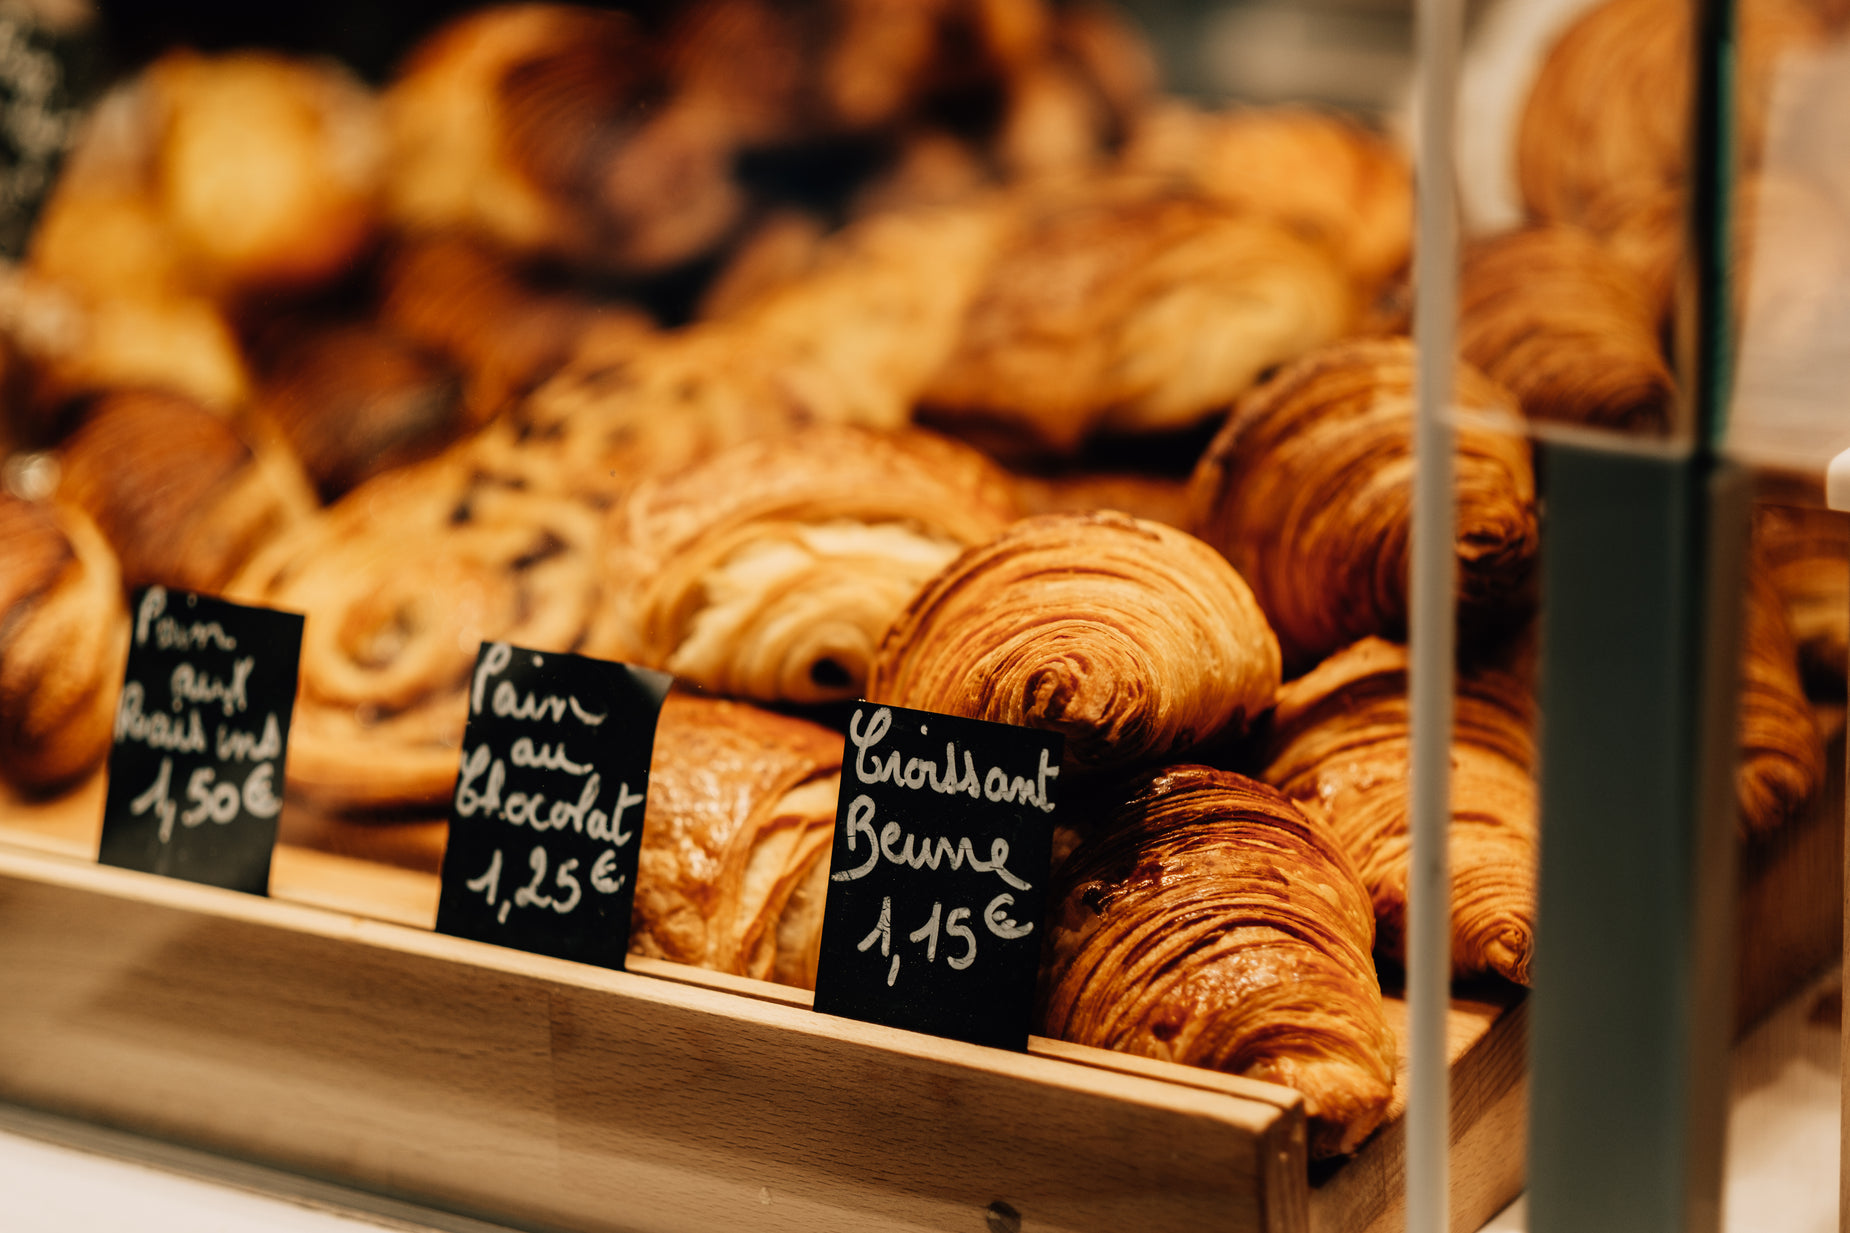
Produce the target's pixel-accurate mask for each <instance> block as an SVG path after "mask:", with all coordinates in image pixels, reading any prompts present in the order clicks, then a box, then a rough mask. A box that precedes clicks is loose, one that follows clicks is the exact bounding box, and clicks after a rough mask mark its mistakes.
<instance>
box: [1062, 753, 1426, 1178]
mask: <svg viewBox="0 0 1850 1233" xmlns="http://www.w3.org/2000/svg"><path fill="white" fill-rule="evenodd" d="M1053 902H1054V903H1055V905H1056V906H1055V907H1054V909H1053V913H1052V918H1051V921H1050V930H1049V932H1050V937H1049V940H1048V947H1049V963H1050V968H1049V971H1048V973H1047V977H1046V982H1045V988H1046V989H1047V997H1046V1009H1045V1014H1044V1016H1043V1020H1044V1030H1045V1031H1046V1033H1047V1034H1048V1035H1050V1036H1057V1037H1061V1038H1063V1039H1066V1040H1072V1041H1078V1042H1080V1043H1082V1044H1089V1045H1096V1046H1100V1047H1103V1048H1108V1049H1117V1050H1120V1051H1123V1052H1128V1053H1138V1054H1142V1055H1144V1056H1147V1057H1156V1058H1162V1059H1165V1060H1169V1061H1176V1062H1183V1063H1187V1064H1189V1065H1194V1066H1207V1067H1212V1068H1214V1069H1217V1070H1223V1071H1228V1072H1230V1073H1233V1074H1241V1075H1246V1076H1248V1077H1251V1078H1255V1079H1264V1080H1268V1081H1270V1082H1274V1083H1283V1084H1285V1085H1287V1086H1289V1087H1294V1088H1296V1089H1297V1090H1298V1091H1299V1092H1301V1093H1303V1096H1304V1104H1305V1112H1306V1114H1307V1115H1308V1117H1309V1121H1310V1152H1311V1155H1312V1156H1313V1157H1324V1156H1333V1155H1340V1154H1342V1153H1345V1152H1352V1151H1354V1150H1355V1149H1356V1148H1357V1147H1358V1146H1360V1145H1361V1142H1362V1140H1363V1139H1365V1138H1367V1136H1368V1134H1369V1133H1370V1132H1371V1131H1372V1130H1373V1129H1374V1128H1375V1127H1376V1126H1377V1125H1379V1124H1380V1122H1381V1120H1382V1118H1383V1117H1385V1116H1386V1113H1387V1107H1388V1102H1389V1100H1390V1099H1391V1098H1392V1096H1393V1091H1394V1060H1395V1046H1394V1038H1393V1035H1392V1034H1391V1033H1390V1032H1389V1030H1388V1027H1387V1024H1386V1022H1385V1020H1384V1019H1383V1017H1382V1009H1381V988H1380V985H1379V983H1378V982H1377V980H1376V978H1375V970H1374V962H1373V960H1372V958H1371V957H1370V955H1369V949H1370V945H1371V943H1372V941H1373V938H1374V917H1373V915H1372V913H1371V912H1370V911H1369V904H1368V897H1367V894H1366V893H1365V892H1364V891H1363V889H1362V884H1361V882H1360V881H1359V880H1358V879H1357V877H1356V873H1355V870H1354V868H1353V867H1352V866H1351V864H1350V862H1349V859H1348V857H1347V856H1345V855H1344V853H1343V851H1342V848H1341V847H1340V846H1339V845H1338V843H1337V842H1336V840H1335V837H1334V836H1333V835H1332V834H1331V833H1330V832H1329V831H1328V830H1327V829H1326V828H1325V827H1324V826H1322V825H1320V824H1319V823H1317V822H1315V821H1313V820H1312V819H1311V818H1309V817H1307V816H1306V815H1305V814H1304V813H1302V812H1300V811H1299V810H1298V808H1297V807H1296V806H1294V805H1293V804H1292V803H1291V802H1289V801H1287V800H1286V799H1285V798H1284V797H1282V796H1280V795H1279V794H1278V793H1277V792H1276V791H1274V790H1273V789H1271V788H1268V787H1266V786H1265V785H1264V784H1260V783H1256V782H1254V781H1253V780H1250V779H1247V778H1246V777H1244V776H1242V775H1236V774H1234V773H1232V772H1230V771H1216V770H1210V769H1208V768H1207V767H1203V766H1176V767H1171V768H1169V769H1168V770H1166V771H1163V772H1161V773H1160V774H1158V775H1156V776H1155V777H1154V778H1152V779H1149V780H1147V781H1145V782H1142V783H1140V784H1139V785H1138V786H1137V788H1136V790H1135V793H1134V795H1132V796H1131V798H1130V799H1129V801H1128V802H1127V803H1126V804H1124V805H1123V806H1122V807H1120V808H1119V809H1117V810H1116V811H1115V813H1114V814H1113V816H1112V817H1111V819H1110V821H1109V822H1108V823H1107V824H1106V826H1105V827H1104V829H1103V830H1102V832H1101V833H1100V834H1099V835H1098V836H1096V837H1095V838H1093V839H1092V840H1090V841H1088V842H1087V843H1085V844H1084V845H1082V846H1081V847H1080V848H1079V849H1078V850H1077V851H1076V852H1075V853H1074V854H1073V855H1072V857H1071V858H1069V860H1068V861H1067V863H1066V865H1065V866H1064V867H1063V868H1062V870H1061V873H1060V877H1059V882H1058V885H1057V886H1056V888H1055V894H1054V899H1053Z"/></svg>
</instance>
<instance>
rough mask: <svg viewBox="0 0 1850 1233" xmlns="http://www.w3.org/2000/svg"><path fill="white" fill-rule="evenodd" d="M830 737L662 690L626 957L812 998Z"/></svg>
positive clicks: (831, 773) (834, 756)
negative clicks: (804, 992) (789, 988)
mask: <svg viewBox="0 0 1850 1233" xmlns="http://www.w3.org/2000/svg"><path fill="white" fill-rule="evenodd" d="M841 754H842V740H841V737H840V735H838V734H837V733H835V732H831V731H830V730H829V729H827V728H824V727H821V726H820V725H817V724H812V723H809V722H807V721H805V720H801V719H792V718H789V717H787V716H783V715H774V714H771V713H770V712H769V711H761V710H759V709H758V708H756V707H753V706H749V705H746V704H744V703H738V702H724V701H719V700H715V699H709V698H700V697H695V696H692V695H688V694H683V693H679V692H676V693H671V694H669V695H668V698H667V699H666V700H665V701H664V702H663V703H662V713H661V719H660V722H659V723H658V724H657V725H656V735H655V755H654V758H653V760H652V761H651V762H650V764H649V803H648V812H647V814H646V816H645V818H644V824H643V830H642V852H641V855H640V857H639V859H638V863H637V874H636V901H635V907H634V910H633V912H632V915H631V927H630V950H631V951H632V952H634V953H635V954H639V955H648V956H651V957H653V958H659V959H671V960H674V961H675V962H677V963H688V964H693V965H695V966H696V967H703V968H709V969H712V970H713V971H718V972H730V973H733V974H734V975H737V976H752V977H756V978H758V979H759V980H775V981H777V982H778V983H780V984H786V985H798V986H801V987H804V988H812V987H814V985H815V982H816V960H817V956H818V953H819V947H820V944H821V940H822V901H823V898H824V897H825V895H826V893H827V886H828V868H829V845H830V843H831V842H832V841H833V838H834V834H835V798H836V797H837V796H838V795H839V794H840V791H841Z"/></svg>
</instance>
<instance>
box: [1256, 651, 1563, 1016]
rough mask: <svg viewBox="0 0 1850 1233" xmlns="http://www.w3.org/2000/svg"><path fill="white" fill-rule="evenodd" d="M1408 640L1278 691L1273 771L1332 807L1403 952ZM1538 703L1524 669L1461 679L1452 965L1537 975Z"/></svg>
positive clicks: (1343, 659)
mask: <svg viewBox="0 0 1850 1233" xmlns="http://www.w3.org/2000/svg"><path fill="white" fill-rule="evenodd" d="M1407 705H1408V704H1407V652H1406V648H1405V647H1402V646H1399V645H1397V644H1395V643H1391V642H1386V641H1384V640H1382V639H1380V638H1365V639H1363V640H1362V641H1360V642H1358V643H1356V644H1355V645H1354V646H1351V647H1347V648H1345V649H1344V650H1342V651H1340V652H1338V653H1337V654H1335V655H1332V656H1331V657H1330V658H1329V659H1326V660H1325V661H1324V662H1323V663H1321V664H1319V665H1318V666H1317V667H1316V669H1315V670H1313V671H1312V672H1310V673H1309V674H1308V675H1306V676H1303V677H1300V678H1299V679H1297V680H1295V681H1292V682H1290V683H1288V684H1287V685H1285V687H1284V688H1283V689H1281V690H1279V692H1278V707H1277V709H1276V710H1275V711H1274V712H1273V716H1272V733H1271V737H1270V754H1269V758H1270V765H1269V766H1267V768H1266V771H1265V774H1264V776H1263V777H1264V779H1265V780H1266V782H1268V783H1271V784H1275V785H1277V786H1278V787H1279V788H1280V789H1281V790H1282V791H1283V792H1284V793H1285V795H1287V796H1289V797H1291V798H1292V799H1293V800H1296V801H1298V802H1299V803H1300V804H1301V805H1303V807H1304V809H1305V811H1306V812H1308V813H1312V814H1315V815H1318V816H1321V817H1325V818H1327V819H1328V821H1329V825H1330V827H1331V830H1332V831H1333V832H1334V833H1335V835H1336V836H1337V838H1338V840H1339V841H1340V842H1341V844H1342V846H1343V849H1344V851H1346V852H1347V853H1348V854H1349V857H1350V859H1352V860H1353V861H1354V862H1355V866H1356V868H1357V869H1358V870H1359V871H1360V873H1361V876H1362V883H1363V885H1364V886H1366V887H1367V888H1368V894H1369V897H1370V898H1371V899H1372V901H1373V903H1374V912H1375V922H1376V927H1377V928H1378V930H1379V935H1378V940H1377V946H1378V948H1379V949H1380V950H1381V951H1382V952H1383V953H1385V954H1387V955H1390V956H1392V957H1394V958H1395V959H1399V960H1402V961H1404V960H1405V942H1406V927H1407V925H1406V913H1407V873H1408V855H1409V853H1408V846H1407V845H1408V827H1409V821H1408V808H1409V796H1408V792H1409V789H1408V782H1407V776H1408V772H1409V766H1410V761H1409V744H1408V739H1409V737H1408V709H1407ZM1534 723H1535V704H1534V701H1533V697H1532V694H1531V686H1530V685H1529V683H1528V682H1527V681H1526V680H1524V679H1522V677H1521V676H1519V675H1517V674H1515V673H1511V672H1507V671H1503V670H1497V669H1482V668H1481V669H1477V670H1474V671H1469V672H1461V673H1460V674H1459V676H1458V687H1457V700H1456V711H1455V719H1454V727H1453V730H1452V825H1451V831H1450V835H1451V870H1452V874H1451V876H1452V973H1453V975H1455V976H1471V975H1475V974H1478V973H1482V972H1494V973H1497V974H1498V975H1500V976H1504V977H1506V978H1508V979H1510V980H1513V981H1515V982H1517V983H1518V984H1524V985H1526V984H1528V983H1529V962H1530V954H1531V951H1532V949H1533V946H1534V939H1535V885H1536V862H1537V859H1538V856H1539V848H1538V840H1537V836H1538V831H1537V825H1536V796H1535V780H1534V770H1535V738H1534V731H1533V729H1534Z"/></svg>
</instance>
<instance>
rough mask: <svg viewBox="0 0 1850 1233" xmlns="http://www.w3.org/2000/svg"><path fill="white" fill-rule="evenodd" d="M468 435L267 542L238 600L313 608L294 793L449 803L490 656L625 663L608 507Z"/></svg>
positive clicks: (338, 799) (296, 731)
mask: <svg viewBox="0 0 1850 1233" xmlns="http://www.w3.org/2000/svg"><path fill="white" fill-rule="evenodd" d="M473 446H474V443H473V442H464V443H462V444H460V445H458V446H456V447H453V448H452V449H451V450H449V451H447V452H445V453H444V454H442V455H439V456H438V457H436V458H434V459H430V460H428V461H426V462H422V463H417V464H414V465H412V466H408V467H401V468H399V469H398V470H395V471H389V472H387V473H385V474H384V475H381V476H379V477H377V478H375V479H373V480H369V481H368V482H366V483H365V484H362V485H360V487H358V488H356V489H354V490H353V491H352V492H350V493H348V494H347V495H346V496H345V497H343V498H342V499H341V500H340V501H339V502H337V503H336V504H335V505H333V506H330V507H329V508H327V509H326V510H324V511H322V512H321V513H319V514H318V515H316V516H315V517H314V518H312V519H309V520H308V521H306V522H304V523H302V524H300V525H298V526H297V527H296V528H295V529H294V530H292V531H291V532H290V533H289V534H287V535H285V536H282V537H280V538H279V539H277V540H276V541H274V542H272V543H271V544H270V545H269V546H268V547H266V548H265V549H264V550H263V551H262V552H260V553H259V554H257V556H256V557H255V558H253V559H252V560H251V562H250V563H249V564H248V565H247V566H246V567H245V568H244V569H243V571H241V573H240V574H239V576H238V577H237V578H235V579H234V580H233V581H232V582H231V584H230V585H229V587H228V588H227V595H228V596H229V597H230V598H232V599H234V600H239V601H241V602H246V603H257V604H263V605H266V606H269V607H273V608H281V609H284V610H286V611H292V612H302V613H305V614H307V617H308V621H307V624H306V625H305V627H304V629H303V637H302V658H301V668H300V675H299V678H298V686H297V695H296V710H295V720H294V725H293V727H292V728H291V730H290V735H289V766H288V772H289V776H288V778H289V789H290V791H291V792H292V793H299V794H301V795H303V796H306V797H309V798H311V799H313V800H314V801H316V802H317V803H319V804H321V805H323V806H326V807H328V808H332V809H339V810H349V811H391V810H419V809H441V808H442V806H443V804H444V803H445V802H446V801H448V800H449V797H450V794H451V791H452V789H453V788H454V787H455V783H456V760H457V754H458V749H459V746H460V743H461V740H462V733H463V724H464V721H465V719H466V718H467V712H468V685H469V677H470V673H471V671H472V670H473V669H474V667H475V658H476V652H477V649H478V648H479V647H480V645H481V643H482V642H484V641H506V642H510V643H513V644H515V645H518V646H523V647H531V648H534V649H536V650H541V651H571V652H576V653H579V654H585V655H593V656H598V657H600V658H606V659H623V658H625V654H624V651H625V648H623V647H622V646H621V645H619V644H618V643H617V641H616V640H615V638H614V636H613V634H612V632H611V629H610V624H609V621H608V617H607V613H608V610H609V606H610V593H609V588H608V585H607V584H606V582H605V579H604V576H603V573H602V570H601V568H600V567H601V557H600V553H599V549H600V547H601V544H602V539H601V529H600V516H599V514H598V513H597V512H596V511H595V510H592V509H590V508H588V507H586V506H584V505H582V504H581V503H579V502H577V501H575V500H571V499H569V498H566V497H561V496H558V495H554V494H551V493H547V492H542V491H538V490H536V489H535V488H534V486H533V485H532V484H531V483H530V482H529V481H528V480H527V478H526V477H525V476H524V475H521V474H518V473H515V474H507V473H502V472H497V471H496V470H494V469H493V468H492V466H491V465H490V459H489V456H488V455H487V454H486V452H484V451H481V450H478V449H475V448H473Z"/></svg>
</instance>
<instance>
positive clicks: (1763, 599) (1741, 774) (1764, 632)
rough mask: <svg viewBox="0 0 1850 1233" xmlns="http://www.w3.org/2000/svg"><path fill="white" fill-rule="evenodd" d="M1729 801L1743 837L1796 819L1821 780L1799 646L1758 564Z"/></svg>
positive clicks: (1752, 575)
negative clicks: (1737, 812) (1736, 806)
mask: <svg viewBox="0 0 1850 1233" xmlns="http://www.w3.org/2000/svg"><path fill="white" fill-rule="evenodd" d="M1749 583H1750V585H1749V589H1748V594H1747V611H1746V615H1745V625H1744V629H1743V633H1742V654H1741V702H1740V717H1739V735H1740V743H1741V760H1740V763H1739V764H1738V765H1737V766H1736V768H1735V798H1736V800H1737V802H1738V804H1739V806H1740V811H1741V826H1742V829H1743V831H1744V832H1745V833H1746V834H1747V835H1749V836H1757V835H1766V834H1770V833H1771V832H1773V831H1775V830H1777V829H1779V828H1780V827H1781V826H1783V825H1785V823H1787V822H1788V821H1790V820H1791V819H1792V818H1793V817H1795V816H1796V815H1797V814H1798V813H1799V812H1800V811H1801V810H1802V809H1803V808H1804V807H1805V806H1806V805H1807V804H1809V803H1810V801H1811V800H1812V798H1813V797H1815V796H1816V795H1817V793H1818V789H1819V788H1820V787H1821V786H1822V785H1823V783H1824V744H1823V741H1822V739H1821V738H1820V737H1819V735H1818V725H1817V721H1816V720H1815V719H1814V718H1813V716H1812V710H1811V704H1810V703H1809V702H1807V701H1806V699H1805V688H1804V685H1803V683H1802V682H1801V681H1800V679H1799V659H1798V646H1797V644H1796V643H1795V642H1794V640H1793V636H1792V630H1791V628H1790V627H1789V626H1788V625H1787V623H1786V612H1785V608H1784V606H1783V605H1782V604H1781V602H1780V598H1779V591H1778V589H1777V587H1776V586H1775V585H1774V583H1773V581H1772V578H1771V577H1770V575H1769V574H1768V573H1767V571H1766V569H1765V568H1764V567H1761V566H1759V565H1758V564H1756V565H1755V566H1754V567H1753V568H1750V570H1749Z"/></svg>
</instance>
